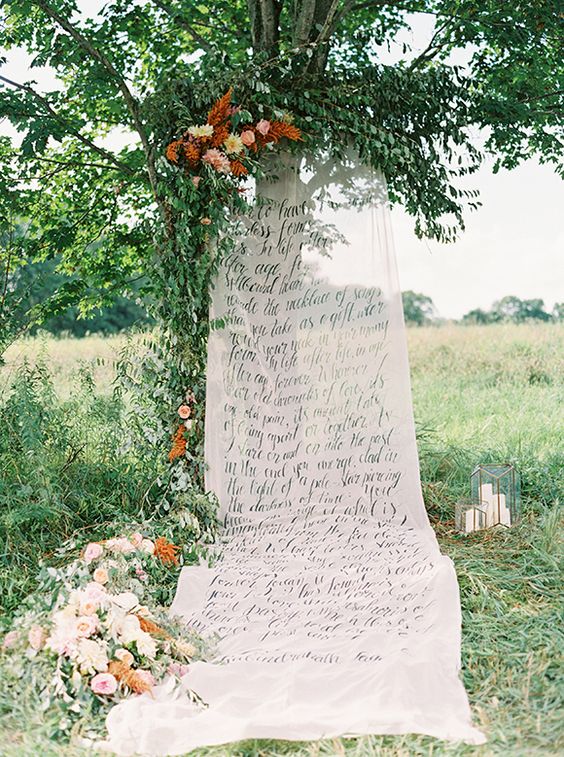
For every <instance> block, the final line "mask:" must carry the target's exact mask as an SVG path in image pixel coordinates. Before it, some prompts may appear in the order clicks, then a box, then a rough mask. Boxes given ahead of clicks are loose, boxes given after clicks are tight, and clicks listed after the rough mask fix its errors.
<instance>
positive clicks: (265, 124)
mask: <svg viewBox="0 0 564 757" xmlns="http://www.w3.org/2000/svg"><path fill="white" fill-rule="evenodd" d="M256 130H257V131H258V132H259V133H260V134H262V136H263V137H266V135H267V134H268V132H269V131H270V121H267V120H266V119H265V118H261V120H260V121H259V122H258V123H257V125H256Z"/></svg>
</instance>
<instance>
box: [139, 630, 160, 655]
mask: <svg viewBox="0 0 564 757" xmlns="http://www.w3.org/2000/svg"><path fill="white" fill-rule="evenodd" d="M135 643H136V644H137V651H138V652H139V654H142V655H145V657H149V658H150V659H151V660H152V659H154V658H155V657H156V654H157V642H156V641H155V640H154V639H153V637H152V636H151V634H148V633H147V632H146V631H139V634H138V636H137V637H136V639H135Z"/></svg>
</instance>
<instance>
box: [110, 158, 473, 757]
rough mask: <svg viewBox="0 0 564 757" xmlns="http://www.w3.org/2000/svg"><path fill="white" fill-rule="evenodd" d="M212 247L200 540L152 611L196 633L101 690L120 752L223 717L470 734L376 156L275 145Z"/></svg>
mask: <svg viewBox="0 0 564 757" xmlns="http://www.w3.org/2000/svg"><path fill="white" fill-rule="evenodd" d="M284 160H285V163H284V165H283V166H279V167H278V168H275V167H274V166H271V171H273V172H277V173H278V176H279V178H278V180H276V181H274V182H273V183H269V184H266V183H264V184H263V185H262V186H260V187H259V188H258V194H259V195H260V196H261V197H263V198H268V200H269V201H268V202H265V203H262V204H260V205H259V207H258V208H257V209H256V210H255V211H254V213H253V215H252V217H250V218H248V219H246V220H245V222H244V225H245V229H244V233H243V234H242V235H241V237H240V239H238V241H237V244H236V246H235V250H234V252H233V254H232V255H230V257H229V258H228V259H227V260H226V261H225V262H224V264H223V265H222V269H221V271H220V275H219V277H218V281H217V286H216V288H215V291H214V294H213V313H212V317H214V318H220V319H224V320H225V321H226V322H227V325H226V326H225V327H224V328H220V329H218V330H215V331H213V332H212V335H211V338H210V343H209V355H208V387H207V403H206V407H207V418H206V455H207V461H208V463H209V473H208V482H207V483H208V488H209V489H212V490H214V491H215V492H216V493H217V494H218V496H219V499H220V503H221V520H222V533H221V545H222V557H221V560H220V561H219V562H218V563H217V564H216V565H215V567H212V568H208V567H205V566H200V567H190V568H185V569H184V570H183V572H182V576H181V579H180V582H179V586H178V591H177V595H176V598H175V601H174V604H173V607H172V611H173V612H174V613H177V614H181V615H182V616H184V617H185V618H186V620H187V621H188V622H189V623H190V624H191V625H192V626H193V627H195V628H196V629H197V630H199V631H200V632H201V633H202V634H204V635H206V636H210V637H215V638H216V639H217V640H218V645H217V650H218V654H217V658H216V659H215V660H214V661H212V662H207V663H195V664H193V665H192V666H191V670H190V673H189V674H188V675H187V676H186V681H187V684H188V685H189V686H190V687H191V688H192V689H194V690H195V691H197V692H198V693H199V694H200V696H201V697H202V698H203V699H204V700H205V701H206V702H207V703H208V705H209V707H208V708H207V709H206V710H204V711H198V710H196V709H195V707H194V706H193V705H190V704H188V703H187V702H185V701H184V699H183V698H182V697H180V698H177V699H176V700H174V701H173V700H172V698H171V695H170V694H169V693H168V689H166V687H165V688H163V689H162V690H160V692H159V697H158V698H157V699H156V700H151V699H150V698H149V697H146V696H144V697H139V698H137V699H135V700H134V701H130V702H127V703H125V704H122V705H119V706H118V707H116V708H114V710H113V711H112V712H111V713H110V716H109V718H108V727H109V733H110V744H111V745H112V747H113V748H114V749H115V750H116V751H118V752H120V753H122V754H128V753H134V752H135V751H136V750H137V751H139V752H143V753H149V754H159V755H160V754H163V755H164V754H180V753H183V752H185V751H188V750H189V749H193V748H197V747H202V746H205V745H211V744H220V743H224V742H229V741H236V740H239V739H244V738H261V737H265V738H282V739H300V740H301V739H317V738H321V737H330V736H337V735H345V734H347V735H350V734H366V733H375V734H376V733H378V734H384V733H388V734H393V733H396V734H397V733H406V732H418V733H425V734H430V735H432V736H436V737H439V738H444V739H453V740H457V739H463V740H466V741H468V742H470V743H475V744H478V743H482V742H483V741H484V737H483V736H482V734H481V733H480V732H479V731H477V730H476V729H475V728H473V727H472V725H471V716H470V709H469V705H468V701H467V697H466V693H465V691H464V688H463V686H462V683H461V681H460V679H459V667H460V607H459V595H458V585H457V581H456V575H455V571H454V567H453V565H452V562H451V561H450V559H449V558H447V557H445V556H443V555H441V553H440V551H439V548H438V544H437V541H436V538H435V534H434V532H433V530H432V529H431V527H430V525H429V522H428V519H427V515H426V512H425V508H424V505H423V500H422V496H421V488H420V481H419V467H418V459H417V451H416V445H415V433H414V424H413V416H412V406H411V390H410V383H409V370H408V362H407V351H406V340H405V327H404V323H403V316H402V310H401V296H400V291H399V286H398V281H397V278H396V269H395V260H394V252H393V246H392V240H391V234H390V227H389V211H388V208H387V205H386V189H385V184H384V181H383V180H382V179H381V177H378V176H376V175H373V174H371V173H370V172H369V171H367V170H366V169H362V168H360V166H359V165H357V161H355V160H351V159H347V160H344V161H342V162H341V163H336V162H335V161H332V160H326V161H325V162H324V161H322V160H319V159H317V160H316V161H313V159H310V161H309V163H308V161H306V159H303V162H302V165H301V168H300V169H298V168H297V163H296V160H295V159H291V158H285V159H284Z"/></svg>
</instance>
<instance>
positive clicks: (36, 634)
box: [27, 626, 47, 652]
mask: <svg viewBox="0 0 564 757" xmlns="http://www.w3.org/2000/svg"><path fill="white" fill-rule="evenodd" d="M46 638H47V632H46V631H45V629H44V628H42V627H41V626H32V627H31V628H30V629H29V633H28V635H27V640H28V641H29V646H30V647H31V648H32V649H35V651H36V652H37V651H39V650H40V649H41V647H42V646H43V645H44V644H45V639H46Z"/></svg>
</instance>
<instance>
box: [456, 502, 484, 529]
mask: <svg viewBox="0 0 564 757" xmlns="http://www.w3.org/2000/svg"><path fill="white" fill-rule="evenodd" d="M487 523H488V511H487V507H485V506H484V507H483V506H482V505H480V504H476V502H475V501H474V500H473V499H460V500H458V502H457V503H456V510H455V524H456V530H457V531H460V533H462V534H471V533H472V531H480V530H481V529H482V528H487Z"/></svg>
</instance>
